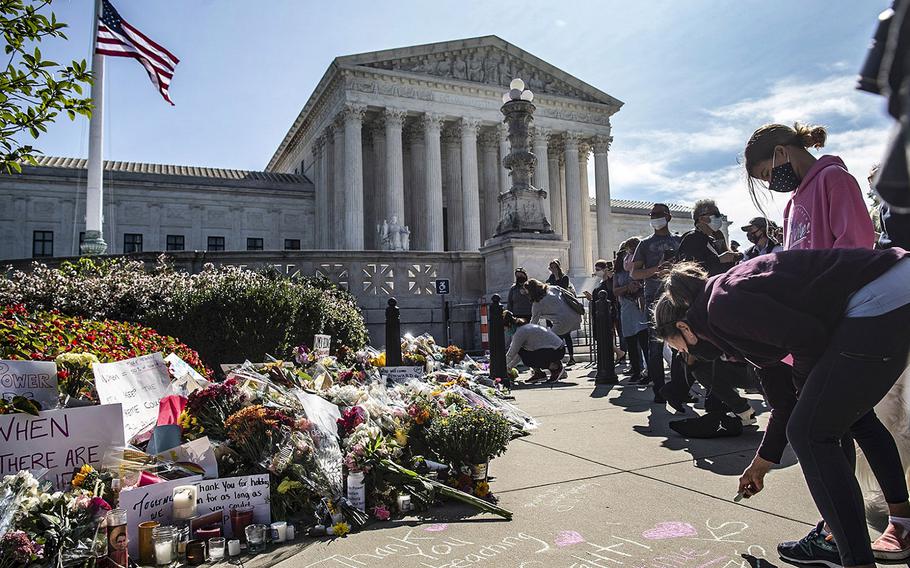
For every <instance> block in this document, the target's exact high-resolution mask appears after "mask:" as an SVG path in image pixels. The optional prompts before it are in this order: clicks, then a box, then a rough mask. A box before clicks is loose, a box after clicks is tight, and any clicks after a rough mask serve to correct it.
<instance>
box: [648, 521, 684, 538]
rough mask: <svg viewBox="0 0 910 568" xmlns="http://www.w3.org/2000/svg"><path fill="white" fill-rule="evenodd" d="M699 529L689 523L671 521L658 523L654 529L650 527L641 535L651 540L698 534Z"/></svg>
mask: <svg viewBox="0 0 910 568" xmlns="http://www.w3.org/2000/svg"><path fill="white" fill-rule="evenodd" d="M697 534H698V531H696V530H695V527H693V526H692V525H690V524H689V523H680V522H677V521H670V522H665V523H657V524H656V525H654V528H653V529H648V530H646V531H645V532H643V533H641V536H643V537H645V538H647V539H650V540H664V539H668V538H681V537H684V536H696V535H697Z"/></svg>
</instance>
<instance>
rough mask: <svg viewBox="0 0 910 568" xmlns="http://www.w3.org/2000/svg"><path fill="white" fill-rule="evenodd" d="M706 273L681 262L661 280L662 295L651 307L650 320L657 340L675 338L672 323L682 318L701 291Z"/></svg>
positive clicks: (703, 287)
mask: <svg viewBox="0 0 910 568" xmlns="http://www.w3.org/2000/svg"><path fill="white" fill-rule="evenodd" d="M707 281H708V273H707V272H705V271H704V269H703V268H701V266H699V265H698V264H697V263H694V262H681V263H679V264H676V265H675V266H673V268H671V269H670V273H669V274H667V275H666V276H665V277H664V279H663V290H664V291H663V293H662V294H661V295H660V298H658V300H657V302H656V303H655V304H654V309H653V310H652V312H651V321H652V325H653V326H654V331H655V333H656V334H657V336H658V337H659V338H661V339H670V338H673V337H676V336H677V335H679V329H678V328H677V327H676V322H679V321H683V320H685V319H686V313H687V312H688V311H689V308H690V307H691V306H692V304H693V303H694V302H695V300H696V299H698V297H699V296H700V295H701V294H702V293H703V292H704V290H705V283H706V282H707Z"/></svg>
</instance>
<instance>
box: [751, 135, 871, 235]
mask: <svg viewBox="0 0 910 568" xmlns="http://www.w3.org/2000/svg"><path fill="white" fill-rule="evenodd" d="M827 137H828V133H827V132H826V131H825V129H824V127H821V126H812V127H810V126H806V125H802V124H795V125H794V128H790V127H789V126H784V125H783V124H768V125H765V126H762V127H761V128H759V129H758V130H756V131H755V132H754V133H753V134H752V137H751V138H749V142H748V143H747V144H746V152H745V158H746V171H747V172H748V174H749V193H750V194H751V195H752V200H753V201H754V202H755V203H756V204H758V199H757V197H756V194H755V191H756V190H755V185H756V181H757V180H760V181H762V182H764V183H765V184H767V188H768V189H769V190H771V191H773V192H778V193H789V194H791V196H790V201H788V202H787V206H786V208H785V209H784V250H794V249H830V248H869V249H871V248H872V246H873V244H874V242H875V229H874V228H873V227H872V220H871V219H870V218H869V210H868V208H867V207H866V203H865V201H863V192H862V190H860V188H859V183H857V181H856V179H855V178H854V177H853V176H852V175H850V173H849V172H848V171H847V166H845V165H844V162H843V160H841V159H840V158H838V157H837V156H822V157H821V158H816V157H815V156H813V155H812V154H811V153H809V150H808V148H821V147H822V146H824V145H825V140H826V139H827Z"/></svg>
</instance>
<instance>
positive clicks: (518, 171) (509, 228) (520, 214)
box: [496, 79, 553, 236]
mask: <svg viewBox="0 0 910 568" xmlns="http://www.w3.org/2000/svg"><path fill="white" fill-rule="evenodd" d="M533 100H534V93H532V92H531V91H530V90H529V89H525V84H524V81H522V80H521V79H512V82H511V83H510V84H509V91H508V92H507V93H504V94H503V95H502V102H503V104H502V109H501V111H502V114H503V115H504V116H505V119H504V122H505V123H506V125H507V126H508V129H509V154H508V155H507V156H504V157H503V159H502V165H503V166H504V167H505V168H506V169H508V170H509V171H510V174H509V175H510V176H511V179H512V184H511V187H510V188H509V191H507V192H505V193H502V194H501V195H500V196H499V202H500V217H499V225H498V226H497V229H496V236H499V235H504V234H506V233H552V232H553V228H552V227H551V226H550V221H549V220H548V219H547V215H546V212H545V211H544V203H545V201H544V200H545V199H546V197H547V192H546V191H545V190H543V189H538V188H536V187H534V186H533V185H531V176H532V175H533V173H534V169H535V168H536V167H537V159H538V158H537V156H535V155H534V153H533V152H531V143H530V133H529V130H530V127H531V124H532V123H533V121H534V111H535V110H536V108H537V107H535V106H534V104H533V102H532V101H533ZM543 159H546V156H544V157H543Z"/></svg>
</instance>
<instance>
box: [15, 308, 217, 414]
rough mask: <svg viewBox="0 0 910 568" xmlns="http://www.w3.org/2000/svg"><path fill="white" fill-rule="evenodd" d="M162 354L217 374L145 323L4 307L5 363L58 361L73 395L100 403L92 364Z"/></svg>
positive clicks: (63, 387)
mask: <svg viewBox="0 0 910 568" xmlns="http://www.w3.org/2000/svg"><path fill="white" fill-rule="evenodd" d="M157 351H160V352H162V353H165V354H166V353H176V354H177V355H178V356H180V358H181V359H183V360H184V361H186V362H187V363H188V364H190V365H191V366H192V367H194V368H195V369H196V370H197V371H199V372H200V373H201V374H203V375H207V376H211V374H212V373H211V371H210V370H208V369H207V368H206V367H205V365H203V364H202V361H201V360H200V359H199V355H198V354H197V353H196V352H195V351H193V350H192V349H190V348H189V347H187V346H186V345H183V344H182V343H180V342H178V341H177V340H176V339H174V338H173V337H167V336H163V335H159V334H158V333H157V332H156V331H155V330H153V329H149V328H147V327H143V326H141V325H136V324H132V323H124V322H118V321H94V320H87V319H83V318H79V317H69V316H63V315H60V314H58V313H53V312H38V313H30V312H29V311H28V310H26V309H25V308H24V307H23V306H21V305H13V306H6V307H3V308H0V359H29V360H33V361H54V360H58V357H59V363H60V365H61V368H60V370H59V372H58V373H59V376H58V379H59V380H60V389H61V392H63V393H64V394H69V395H70V396H77V395H80V396H84V397H86V398H89V399H92V400H96V399H97V396H96V394H95V392H94V383H95V381H94V378H93V375H92V373H91V367H90V365H91V363H92V362H95V361H100V362H102V363H106V362H111V361H120V360H123V359H129V358H132V357H138V356H140V355H145V354H147V353H155V352H157ZM63 354H72V355H68V356H62V355H63ZM61 356H62V357H61Z"/></svg>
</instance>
